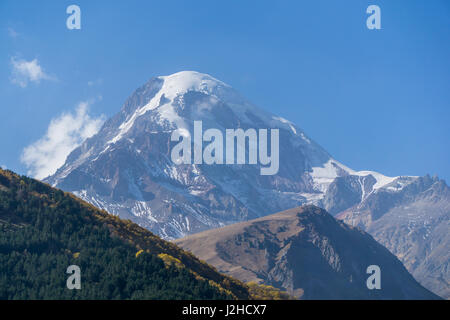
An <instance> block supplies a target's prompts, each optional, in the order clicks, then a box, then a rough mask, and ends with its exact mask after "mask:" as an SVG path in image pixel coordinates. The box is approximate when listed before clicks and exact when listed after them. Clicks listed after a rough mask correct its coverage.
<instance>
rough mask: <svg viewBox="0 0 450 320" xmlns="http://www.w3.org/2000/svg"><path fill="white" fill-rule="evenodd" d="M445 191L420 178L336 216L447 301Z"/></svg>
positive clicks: (448, 213)
mask: <svg viewBox="0 0 450 320" xmlns="http://www.w3.org/2000/svg"><path fill="white" fill-rule="evenodd" d="M449 199H450V189H449V187H448V186H447V185H446V184H445V182H444V181H442V180H439V179H438V178H431V177H429V176H425V177H422V178H418V179H416V180H415V181H414V182H412V183H411V184H409V185H407V186H405V187H404V188H403V189H402V190H401V191H400V192H391V191H390V190H389V189H385V190H380V191H379V192H377V193H374V194H373V195H371V196H369V197H367V198H366V199H365V200H364V201H363V202H361V203H359V204H357V205H355V206H352V207H350V208H348V209H346V210H344V211H343V212H341V213H339V214H338V215H337V217H338V218H340V219H343V220H344V221H345V222H347V223H348V224H351V225H355V226H358V227H360V228H362V229H363V230H366V231H367V232H369V233H370V234H371V235H372V236H373V237H374V238H375V239H376V240H377V241H378V242H380V243H381V244H382V245H384V246H386V248H388V249H389V250H390V251H391V252H392V253H393V254H395V255H396V256H397V257H398V258H399V259H400V260H401V261H402V262H403V263H404V264H405V266H406V268H407V269H408V270H409V271H410V272H411V273H412V274H413V276H414V277H415V278H416V279H417V280H418V281H419V282H420V283H421V284H422V285H424V286H425V287H427V288H428V289H430V290H432V291H433V292H435V293H437V294H439V295H440V296H441V297H443V298H446V299H448V298H450V283H449V281H450V268H449V261H450V251H449V248H450V222H449V221H450V201H449Z"/></svg>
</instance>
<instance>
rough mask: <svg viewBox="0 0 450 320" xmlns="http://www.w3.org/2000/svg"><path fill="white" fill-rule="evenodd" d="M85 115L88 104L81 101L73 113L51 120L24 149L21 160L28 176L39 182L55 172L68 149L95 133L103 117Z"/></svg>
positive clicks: (68, 151) (87, 110)
mask: <svg viewBox="0 0 450 320" xmlns="http://www.w3.org/2000/svg"><path fill="white" fill-rule="evenodd" d="M88 112H89V102H81V103H80V104H79V105H78V106H77V107H76V110H75V112H72V113H64V114H62V115H60V116H59V117H57V118H54V119H52V120H51V121H50V124H49V126H48V129H47V133H46V134H45V135H44V136H43V137H42V138H40V139H39V140H37V141H36V142H34V143H32V144H31V145H29V146H27V147H26V148H24V150H23V152H22V156H21V161H22V162H23V163H24V164H25V165H26V166H27V167H28V174H29V175H31V176H33V177H35V178H37V179H43V178H45V177H48V176H49V175H51V174H53V173H55V172H56V170H57V169H58V168H59V167H61V166H62V165H63V164H64V162H65V161H66V158H67V156H68V155H69V154H70V152H71V151H72V150H74V149H75V148H76V147H78V146H79V145H80V144H81V143H82V142H83V141H84V140H86V139H87V138H90V137H92V136H93V135H94V134H96V133H97V132H98V130H99V129H100V127H101V125H102V124H103V122H104V119H105V117H104V115H101V116H100V117H98V118H93V117H91V116H90V115H89V113H88Z"/></svg>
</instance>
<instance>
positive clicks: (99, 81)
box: [87, 78, 103, 87]
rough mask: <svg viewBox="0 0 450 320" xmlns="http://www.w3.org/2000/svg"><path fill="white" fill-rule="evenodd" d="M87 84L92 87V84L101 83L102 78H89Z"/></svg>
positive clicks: (97, 84)
mask: <svg viewBox="0 0 450 320" xmlns="http://www.w3.org/2000/svg"><path fill="white" fill-rule="evenodd" d="M87 84H88V86H89V87H92V86H99V85H102V84H103V79H102V78H99V79H97V80H91V81H88V83H87Z"/></svg>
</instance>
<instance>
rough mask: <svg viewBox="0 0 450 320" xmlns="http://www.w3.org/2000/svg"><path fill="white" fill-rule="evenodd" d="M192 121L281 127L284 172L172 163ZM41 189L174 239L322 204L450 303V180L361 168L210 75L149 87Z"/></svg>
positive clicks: (183, 76) (222, 126) (158, 80)
mask: <svg viewBox="0 0 450 320" xmlns="http://www.w3.org/2000/svg"><path fill="white" fill-rule="evenodd" d="M194 121H202V124H203V127H204V130H206V129H210V128H214V129H218V130H220V131H222V132H225V130H226V129H229V128H234V129H236V128H241V129H244V130H247V129H256V130H258V129H278V130H279V141H280V143H279V171H278V173H277V174H276V175H261V174H260V169H261V164H252V165H242V164H233V165H219V164H213V165H207V164H175V163H174V162H173V161H172V160H171V157H170V156H171V150H172V148H173V146H174V142H173V141H171V134H172V132H173V131H174V130H177V129H182V130H185V131H187V132H193V125H194ZM324 130H326V128H324ZM247 156H248V154H247ZM44 181H46V182H48V183H49V184H51V185H52V186H54V187H57V188H61V189H63V190H65V191H69V192H72V193H73V194H75V195H77V196H78V197H80V198H82V199H83V200H85V201H88V202H90V203H91V204H93V205H95V206H97V207H99V208H101V209H105V210H106V211H108V212H111V213H113V214H115V215H119V216H120V217H122V218H125V219H131V220H132V221H134V222H136V223H138V224H139V225H141V226H142V227H145V228H146V229H148V230H150V231H152V232H154V233H155V234H157V235H160V236H161V237H163V238H165V239H177V238H181V237H185V236H187V235H191V234H194V233H197V232H201V231H205V230H208V229H213V228H219V227H223V226H226V225H230V224H235V223H238V222H242V221H248V220H252V219H256V218H259V217H263V216H266V215H269V214H272V213H274V212H279V211H282V210H287V209H290V208H294V207H297V206H299V205H303V204H313V205H317V206H319V207H322V208H324V209H326V210H327V211H329V212H330V213H331V214H333V215H335V216H337V217H338V218H340V219H343V220H344V221H345V222H347V223H349V224H351V225H355V226H358V227H360V228H362V229H364V230H367V231H368V232H369V233H370V234H372V235H373V236H374V238H375V239H376V240H377V241H378V242H380V243H382V244H384V245H385V246H386V247H387V248H389V250H390V251H391V252H392V253H394V254H396V255H397V257H398V258H399V259H400V260H401V261H402V262H403V263H404V264H405V266H406V267H407V268H408V270H409V271H410V272H411V273H412V274H414V275H415V276H416V278H417V280H418V281H419V282H421V283H422V284H423V285H425V286H426V287H427V288H428V289H430V290H432V291H434V292H435V293H437V294H440V295H441V296H443V297H444V298H449V297H450V296H449V291H448V290H449V279H450V275H449V273H448V269H449V268H448V262H449V260H450V259H449V256H448V250H447V248H448V247H449V241H450V240H449V239H450V238H449V235H448V229H449V228H448V221H449V214H450V213H449V203H450V198H449V188H448V186H447V185H446V184H445V182H444V181H442V180H439V179H438V178H436V177H434V178H430V177H428V176H425V177H412V176H406V177H405V176H398V177H387V176H385V175H383V174H380V173H377V172H373V171H355V170H352V169H350V168H348V167H347V166H345V165H343V164H342V163H340V162H339V161H337V160H336V159H334V158H333V157H332V156H331V155H330V154H328V153H327V152H326V151H325V150H324V149H323V148H322V147H321V146H319V145H318V144H317V143H316V142H314V141H313V140H312V139H311V138H310V137H308V136H307V135H306V133H305V132H303V130H302V129H301V128H300V127H298V126H297V125H295V124H294V123H292V122H290V121H288V120H286V119H283V118H281V117H279V116H276V115H274V114H271V113H269V112H267V111H265V110H262V109H261V108H258V107H257V106H255V105H253V104H252V103H251V102H249V101H248V100H247V99H245V98H244V97H243V96H242V95H241V94H239V93H238V92H237V91H236V90H234V89H233V88H232V87H231V86H229V85H227V84H225V83H223V82H222V81H220V80H217V79H215V78H213V77H211V76H209V75H207V74H202V73H198V72H194V71H183V72H179V73H175V74H172V75H169V76H160V77H154V78H152V79H150V80H149V81H148V82H147V83H146V84H144V85H143V86H142V87H140V88H138V89H137V90H136V91H135V92H134V93H133V94H132V95H131V96H130V97H129V98H128V99H127V100H126V101H125V103H124V105H123V106H122V108H121V110H120V111H119V112H118V113H117V114H116V115H115V116H113V117H112V118H110V119H109V120H108V121H106V123H105V124H104V125H103V127H102V128H101V129H100V131H99V132H98V133H97V134H96V135H94V136H93V137H91V138H89V139H87V140H85V141H84V142H83V143H82V144H81V145H80V146H79V147H78V148H76V149H75V150H73V151H72V152H71V154H70V155H69V156H68V157H67V159H66V162H65V164H64V165H63V166H62V167H61V168H59V169H58V170H57V172H56V173H55V174H54V175H52V176H50V177H48V178H46V179H45V180H44ZM411 235H413V236H411ZM436 250H437V251H436Z"/></svg>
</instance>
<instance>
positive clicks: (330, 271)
mask: <svg viewBox="0 0 450 320" xmlns="http://www.w3.org/2000/svg"><path fill="white" fill-rule="evenodd" d="M175 243H176V244H178V245H180V246H181V247H183V248H184V249H186V250H189V251H190V252H192V253H193V254H195V255H197V256H198V257H200V258H201V259H203V260H205V261H206V262H208V263H210V264H212V265H214V266H215V267H216V268H217V269H218V270H220V271H221V272H224V273H226V274H229V275H232V276H233V277H236V278H238V279H241V280H243V281H254V282H258V283H265V284H269V285H273V286H275V287H278V288H281V289H283V290H287V291H288V292H290V293H291V294H293V295H295V296H297V297H299V298H301V299H434V298H436V296H435V295H434V294H432V293H431V292H430V291H428V290H427V289H425V288H423V287H422V286H421V285H420V284H419V283H418V282H417V281H416V280H414V278H413V277H412V276H411V275H410V274H409V273H408V271H407V270H406V269H405V268H404V266H403V265H402V263H401V262H400V261H399V260H398V259H397V258H396V257H395V256H394V255H392V254H391V253H390V252H389V251H388V250H387V249H386V248H384V247H383V246H381V245H380V244H378V243H377V242H376V241H375V240H374V239H373V238H372V237H371V236H370V235H369V234H367V233H365V232H363V231H361V230H359V229H357V228H354V227H351V226H348V225H347V224H345V223H343V222H340V221H338V220H336V219H335V218H333V217H332V216H331V215H329V214H328V213H327V212H326V211H324V210H323V209H320V208H318V207H315V206H303V207H299V208H295V209H291V210H287V211H283V212H280V213H277V214H273V215H269V216H266V217H263V218H259V219H255V220H251V221H248V222H241V223H237V224H234V225H231V226H226V227H223V228H220V229H215V230H209V231H204V232H201V233H197V234H195V235H191V236H188V237H186V238H183V239H178V240H176V241H175ZM370 265H377V266H379V267H380V270H381V289H380V290H377V289H373V290H369V289H368V288H367V286H366V281H367V278H368V277H369V275H368V274H367V273H366V270H367V267H368V266H370Z"/></svg>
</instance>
